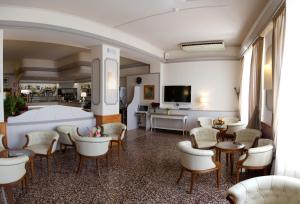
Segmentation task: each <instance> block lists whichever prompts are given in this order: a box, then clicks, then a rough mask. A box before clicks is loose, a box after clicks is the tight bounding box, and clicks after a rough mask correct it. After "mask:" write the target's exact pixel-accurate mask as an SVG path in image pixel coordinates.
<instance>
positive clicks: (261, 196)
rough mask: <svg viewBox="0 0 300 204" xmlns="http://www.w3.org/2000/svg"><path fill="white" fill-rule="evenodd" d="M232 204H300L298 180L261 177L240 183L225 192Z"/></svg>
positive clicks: (299, 183)
mask: <svg viewBox="0 0 300 204" xmlns="http://www.w3.org/2000/svg"><path fill="white" fill-rule="evenodd" d="M227 200H229V202H230V203H232V204H268V203H269V204H296V203H300V179H296V178H291V177H286V176H261V177H255V178H251V179H248V180H245V181H242V182H240V183H238V184H236V185H234V186H232V187H231V188H229V189H228V191H227Z"/></svg>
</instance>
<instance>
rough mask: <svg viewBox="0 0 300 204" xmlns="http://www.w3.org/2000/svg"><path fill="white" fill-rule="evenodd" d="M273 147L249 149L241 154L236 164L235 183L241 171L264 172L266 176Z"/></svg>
mask: <svg viewBox="0 0 300 204" xmlns="http://www.w3.org/2000/svg"><path fill="white" fill-rule="evenodd" d="M272 159H273V145H271V144H268V145H265V146H261V147H255V148H250V149H249V150H248V151H247V152H246V153H245V154H243V155H242V156H241V157H240V159H239V161H238V162H237V174H236V181H237V182H239V181H240V172H241V169H252V170H260V169H261V170H264V175H266V174H267V170H268V168H270V165H271V164H272Z"/></svg>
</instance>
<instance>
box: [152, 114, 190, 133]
mask: <svg viewBox="0 0 300 204" xmlns="http://www.w3.org/2000/svg"><path fill="white" fill-rule="evenodd" d="M156 119H168V120H180V121H182V127H181V128H172V127H163V126H157V124H156ZM187 119H188V116H187V115H180V114H163V113H151V116H150V125H151V131H152V130H153V129H156V128H157V129H165V130H179V131H182V135H185V133H186V132H187Z"/></svg>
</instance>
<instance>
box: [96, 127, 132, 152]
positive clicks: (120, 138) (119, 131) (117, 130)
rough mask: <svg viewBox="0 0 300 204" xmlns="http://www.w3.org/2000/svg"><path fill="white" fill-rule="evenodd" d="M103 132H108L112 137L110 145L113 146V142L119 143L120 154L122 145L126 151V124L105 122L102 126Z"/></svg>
mask: <svg viewBox="0 0 300 204" xmlns="http://www.w3.org/2000/svg"><path fill="white" fill-rule="evenodd" d="M101 129H102V132H103V133H104V134H108V136H109V137H111V141H110V145H111V146H112V143H117V144H118V154H119V155H120V146H122V149H123V150H124V151H125V147H124V138H125V133H126V129H127V127H126V125H124V124H122V123H107V124H103V125H102V126H101Z"/></svg>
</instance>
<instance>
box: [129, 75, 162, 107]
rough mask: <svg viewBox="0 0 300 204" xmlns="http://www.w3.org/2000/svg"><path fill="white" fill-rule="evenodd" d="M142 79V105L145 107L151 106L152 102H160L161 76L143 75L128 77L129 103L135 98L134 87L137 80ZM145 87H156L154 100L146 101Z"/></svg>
mask: <svg viewBox="0 0 300 204" xmlns="http://www.w3.org/2000/svg"><path fill="white" fill-rule="evenodd" d="M137 77H141V78H142V83H141V85H140V87H141V89H140V92H141V93H140V98H141V100H140V103H141V104H144V105H149V104H150V103H152V102H154V101H155V102H159V96H160V83H159V78H160V77H159V74H143V75H134V76H128V77H127V79H126V84H127V86H126V87H127V101H128V103H130V102H131V100H132V98H133V91H134V86H135V85H136V78H137ZM144 85H154V86H155V87H154V89H155V93H154V100H144Z"/></svg>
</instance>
